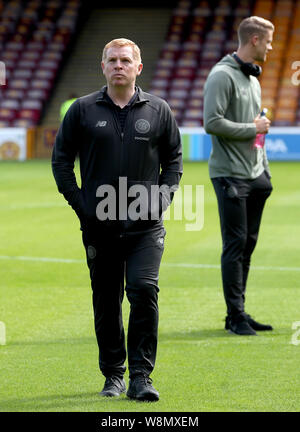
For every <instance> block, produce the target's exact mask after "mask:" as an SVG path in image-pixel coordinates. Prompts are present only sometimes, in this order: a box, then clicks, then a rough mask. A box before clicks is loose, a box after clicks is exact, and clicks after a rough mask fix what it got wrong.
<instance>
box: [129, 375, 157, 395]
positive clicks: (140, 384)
mask: <svg viewBox="0 0 300 432" xmlns="http://www.w3.org/2000/svg"><path fill="white" fill-rule="evenodd" d="M127 396H128V397H129V398H131V399H137V400H140V401H158V399H159V393H158V391H157V390H155V388H154V387H153V385H152V380H151V378H149V377H148V376H147V375H135V376H134V377H132V378H131V379H130V381H129V388H128V391H127Z"/></svg>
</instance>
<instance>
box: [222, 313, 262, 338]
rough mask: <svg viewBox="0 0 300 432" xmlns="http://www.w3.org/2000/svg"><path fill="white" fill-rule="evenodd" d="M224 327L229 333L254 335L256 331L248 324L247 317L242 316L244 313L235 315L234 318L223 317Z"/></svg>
mask: <svg viewBox="0 0 300 432" xmlns="http://www.w3.org/2000/svg"><path fill="white" fill-rule="evenodd" d="M225 329H226V330H228V331H229V332H230V333H234V334H237V335H240V336H255V335H256V332H255V330H254V329H253V328H252V327H251V326H250V324H249V323H248V320H247V318H246V317H245V316H244V314H242V315H240V316H238V317H236V318H234V319H233V318H229V317H226V319H225Z"/></svg>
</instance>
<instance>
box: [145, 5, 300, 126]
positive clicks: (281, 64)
mask: <svg viewBox="0 0 300 432" xmlns="http://www.w3.org/2000/svg"><path fill="white" fill-rule="evenodd" d="M250 15H257V16H262V17H264V18H266V19H269V20H271V21H272V22H273V23H274V25H275V33H274V43H273V51H272V52H271V53H270V54H269V55H268V61H267V63H266V65H265V67H264V68H263V74H262V75H261V77H260V78H259V79H260V82H261V86H262V105H263V107H267V108H268V109H269V113H268V115H269V116H271V118H272V121H273V125H284V126H291V125H295V124H299V123H300V102H299V96H300V94H299V85H298V86H296V85H295V84H293V83H292V82H291V76H292V73H293V70H292V63H293V62H294V61H297V60H298V61H299V60H300V31H299V22H300V2H299V1H296V0H254V1H250V0H249V1H248V0H241V1H236V2H230V1H227V0H215V1H206V0H200V1H195V0H179V1H178V4H177V6H176V7H175V8H174V10H173V14H172V19H171V22H170V26H169V30H168V33H167V36H166V40H165V43H164V45H163V47H162V50H161V53H160V57H159V59H158V62H157V65H156V70H155V73H154V76H153V80H152V83H151V87H150V91H151V92H153V93H155V94H157V95H158V96H161V97H163V98H165V99H166V100H167V101H168V103H169V105H170V106H171V108H172V110H173V112H174V114H175V116H176V120H177V122H178V124H179V126H187V127H194V126H195V127H197V126H202V125H203V86H204V83H205V80H206V78H207V75H208V73H209V71H210V69H211V67H212V66H213V65H214V64H215V63H216V62H217V61H218V60H220V59H221V58H222V57H223V56H224V55H226V54H228V53H230V52H233V51H234V50H236V49H237V46H238V40H237V28H238V25H239V23H240V21H241V20H242V19H243V18H246V17H248V16H250Z"/></svg>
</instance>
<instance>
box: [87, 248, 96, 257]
mask: <svg viewBox="0 0 300 432" xmlns="http://www.w3.org/2000/svg"><path fill="white" fill-rule="evenodd" d="M87 254H88V257H89V259H91V260H92V259H94V258H95V257H96V255H97V251H96V249H95V248H94V246H88V248H87Z"/></svg>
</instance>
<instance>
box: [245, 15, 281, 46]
mask: <svg viewBox="0 0 300 432" xmlns="http://www.w3.org/2000/svg"><path fill="white" fill-rule="evenodd" d="M274 28H275V27H274V24H272V23H271V21H268V20H266V19H264V18H261V17H258V16H251V17H249V18H245V19H243V21H242V22H241V23H240V25H239V27H238V38H239V44H240V45H246V44H247V43H248V42H249V40H250V38H251V37H252V36H253V35H255V34H257V35H258V36H259V38H263V37H264V35H265V34H266V32H267V31H268V30H272V31H274Z"/></svg>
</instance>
